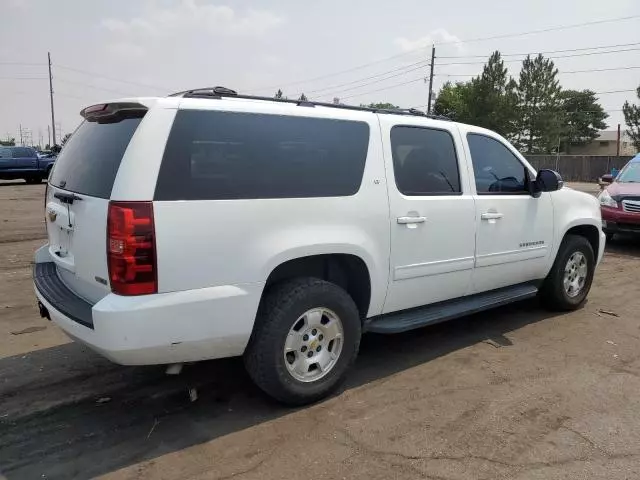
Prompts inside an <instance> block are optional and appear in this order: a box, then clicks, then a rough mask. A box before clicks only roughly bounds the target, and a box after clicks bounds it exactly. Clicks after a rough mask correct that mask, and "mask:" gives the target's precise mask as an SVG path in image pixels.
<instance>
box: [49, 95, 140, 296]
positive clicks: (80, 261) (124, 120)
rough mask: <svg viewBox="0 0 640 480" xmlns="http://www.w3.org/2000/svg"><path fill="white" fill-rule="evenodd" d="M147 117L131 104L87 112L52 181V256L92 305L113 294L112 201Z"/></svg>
mask: <svg viewBox="0 0 640 480" xmlns="http://www.w3.org/2000/svg"><path fill="white" fill-rule="evenodd" d="M145 113H146V108H145V107H143V106H142V105H138V104H131V103H121V104H118V103H111V104H102V105H95V106H93V107H88V108H86V109H85V110H83V111H82V115H83V117H84V118H85V120H84V122H83V123H82V124H81V125H80V126H79V127H78V129H77V130H76V131H75V132H74V133H73V135H72V136H71V138H70V139H69V140H68V142H67V144H66V145H65V147H64V149H63V150H62V152H61V153H60V155H59V157H58V159H57V160H56V162H55V164H54V168H53V171H52V173H51V177H50V179H49V185H48V188H47V195H46V222H47V234H48V237H49V252H50V254H51V257H52V258H53V261H54V262H55V263H56V266H57V270H58V275H59V276H60V278H61V279H62V281H63V282H64V283H65V284H66V285H67V286H68V287H69V288H70V289H71V290H73V291H74V292H75V293H76V294H77V295H79V296H81V297H83V298H84V299H85V300H87V301H89V302H91V303H96V302H97V301H99V300H100V299H101V298H103V297H104V296H105V295H107V294H108V293H109V292H110V285H109V273H108V266H107V245H106V242H107V240H106V238H107V231H106V229H107V214H108V211H109V198H110V197H111V190H112V189H113V185H114V182H115V179H116V175H117V173H118V169H119V167H120V162H121V161H122V157H123V156H124V153H125V150H126V149H127V146H128V145H129V142H130V140H131V138H132V137H133V134H134V133H135V131H136V129H137V128H138V126H139V125H140V122H141V121H142V118H143V117H144V115H145Z"/></svg>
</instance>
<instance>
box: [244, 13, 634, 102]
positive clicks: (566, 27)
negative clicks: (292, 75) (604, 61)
mask: <svg viewBox="0 0 640 480" xmlns="http://www.w3.org/2000/svg"><path fill="white" fill-rule="evenodd" d="M634 18H640V15H630V16H626V17H617V18H610V19H604V20H595V21H591V22H583V23H575V24H571V25H560V26H555V27H549V28H543V29H538V30H530V31H528V32H519V33H510V34H502V35H493V36H489V37H477V38H470V39H466V40H456V41H449V42H435V45H436V46H438V45H449V44H458V43H471V42H481V41H486V40H495V39H498V38H513V37H520V36H525V35H533V34H537V33H546V32H552V31H558V30H567V29H572V28H579V27H586V26H591V25H598V24H603V23H612V22H621V21H625V20H631V19H634ZM426 48H427V46H425V47H420V48H414V49H411V50H409V51H407V52H403V53H399V54H396V55H392V56H390V57H385V58H381V59H380V60H374V61H372V62H368V63H363V64H361V65H358V66H355V67H352V68H348V69H346V70H340V71H336V72H332V73H328V74H325V75H321V76H319V77H314V78H308V79H306V80H297V81H295V82H289V83H284V84H280V85H273V86H269V87H263V88H254V89H249V90H267V89H270V88H281V87H288V86H292V85H300V84H302V83H311V82H315V81H317V80H324V79H326V78H330V77H335V76H337V75H342V74H344V73H349V72H353V71H356V70H361V69H363V68H366V67H369V66H371V65H376V64H379V63H382V62H386V61H389V60H393V59H395V58H399V57H403V56H406V55H411V54H414V53H416V52H417V51H420V50H426Z"/></svg>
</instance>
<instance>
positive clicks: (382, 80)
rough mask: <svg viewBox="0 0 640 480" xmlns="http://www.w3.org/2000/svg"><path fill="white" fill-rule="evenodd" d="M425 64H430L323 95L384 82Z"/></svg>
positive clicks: (326, 94) (325, 94) (324, 94)
mask: <svg viewBox="0 0 640 480" xmlns="http://www.w3.org/2000/svg"><path fill="white" fill-rule="evenodd" d="M425 66H428V65H420V66H419V67H416V68H412V69H411V70H407V71H404V72H400V73H397V74H395V75H389V76H388V77H385V78H380V79H378V80H374V81H372V82H367V83H363V84H362V85H356V86H355V87H350V88H345V89H343V90H337V91H332V92H329V93H323V94H322V95H321V96H323V97H324V96H328V95H337V94H339V93H344V92H350V91H351V90H357V89H359V88H362V87H366V86H369V85H373V84H375V83H380V82H384V81H385V80H389V79H391V78H395V77H399V76H402V75H406V74H407V73H409V72H413V71H415V70H419V69H421V68H424V67H425ZM325 90H326V89H325ZM309 93H311V92H309Z"/></svg>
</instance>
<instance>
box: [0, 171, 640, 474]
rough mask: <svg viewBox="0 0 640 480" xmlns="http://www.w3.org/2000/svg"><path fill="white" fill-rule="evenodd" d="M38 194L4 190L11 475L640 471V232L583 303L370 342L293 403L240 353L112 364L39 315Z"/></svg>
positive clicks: (0, 372) (0, 304)
mask: <svg viewBox="0 0 640 480" xmlns="http://www.w3.org/2000/svg"><path fill="white" fill-rule="evenodd" d="M43 192H44V186H27V185H21V184H1V183H0V224H1V225H2V228H1V229H0V471H1V472H2V474H4V476H5V477H6V478H7V479H9V480H13V479H32V478H33V479H35V478H37V479H44V478H46V479H53V478H65V479H66V478H78V479H86V478H91V477H100V476H103V478H109V479H120V480H124V479H151V478H153V479H178V478H179V479H193V480H195V479H229V478H234V479H261V480H268V479H280V478H289V479H298V478H309V479H321V478H331V479H333V478H338V479H343V478H348V479H360V478H362V479H365V478H366V479H390V478H394V479H414V478H427V479H481V478H482V479H500V478H515V479H558V478H566V479H575V478H602V479H605V478H606V479H636V478H640V415H638V413H639V412H640V394H639V392H640V353H639V348H638V347H640V320H639V316H638V311H640V282H639V281H638V280H639V279H640V258H639V257H640V241H636V240H632V239H627V240H619V241H617V242H616V243H615V244H613V245H611V246H610V247H608V248H607V253H606V257H605V259H604V262H603V264H602V265H601V266H600V269H599V271H598V272H597V275H596V279H595V283H594V287H593V290H592V292H591V295H590V299H589V302H588V304H587V305H586V306H585V308H584V309H582V310H580V311H577V312H573V313H571V314H566V315H553V314H550V313H548V312H545V311H543V310H542V309H540V308H539V307H538V305H537V304H536V302H528V303H522V304H518V305H513V306H511V307H508V308H506V309H502V310H499V311H494V312H490V313H485V314H481V315H475V316H473V317H468V318H465V319H461V320H458V321H453V322H449V323H446V324H442V325H438V326H435V327H431V328H425V329H422V330H419V331H415V332H410V333H407V334H403V335H399V336H390V337H385V336H376V335H367V336H365V338H364V339H363V343H362V350H361V355H360V357H359V360H358V362H357V365H356V367H355V371H354V372H353V374H352V375H351V376H350V378H349V381H348V382H347V384H346V385H345V387H344V389H343V390H342V392H341V393H340V394H339V395H337V396H335V397H334V398H332V399H330V400H327V401H325V402H323V403H320V404H318V405H315V406H312V407H308V408H302V409H297V410H294V409H287V408H283V407H280V406H278V405H275V404H274V403H272V402H271V401H269V400H268V399H267V398H265V397H264V396H263V395H262V394H261V393H260V392H258V391H257V390H256V388H255V387H253V386H252V385H251V383H250V382H249V380H248V378H247V376H246V375H245V374H244V372H243V369H242V364H241V362H240V361H238V360H235V359H233V360H225V361H215V362H206V363H202V364H199V365H197V366H191V367H189V368H187V369H186V370H185V372H184V373H183V375H181V376H178V377H166V376H165V375H164V371H163V369H162V368H159V367H147V368H129V367H120V366H116V365H113V364H110V363H109V362H108V361H106V360H103V359H102V358H100V357H99V356H97V355H95V354H93V353H92V352H90V351H88V350H86V349H85V348H83V347H81V346H79V345H77V344H74V343H70V342H69V341H68V340H67V339H66V338H65V337H64V336H63V335H62V334H61V333H60V331H58V329H57V328H56V327H55V326H53V325H52V324H50V323H49V322H47V321H46V320H42V319H40V318H39V316H38V314H37V311H36V308H35V301H34V295H33V292H32V286H31V281H30V261H31V258H32V252H33V250H35V249H36V248H37V247H38V246H39V245H40V244H42V243H43V238H44V231H43V204H42V202H43V199H42V195H43ZM602 311H606V312H609V313H602ZM612 313H613V314H612ZM176 321H179V319H177V320H176ZM189 388H196V389H197V392H198V398H197V400H196V401H195V402H191V401H190V400H189V395H188V389H189ZM2 474H0V477H2Z"/></svg>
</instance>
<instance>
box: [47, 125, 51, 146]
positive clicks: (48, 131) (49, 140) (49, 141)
mask: <svg viewBox="0 0 640 480" xmlns="http://www.w3.org/2000/svg"><path fill="white" fill-rule="evenodd" d="M47 139H48V142H47V143H48V144H49V148H51V127H50V126H49V125H47Z"/></svg>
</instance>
